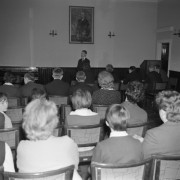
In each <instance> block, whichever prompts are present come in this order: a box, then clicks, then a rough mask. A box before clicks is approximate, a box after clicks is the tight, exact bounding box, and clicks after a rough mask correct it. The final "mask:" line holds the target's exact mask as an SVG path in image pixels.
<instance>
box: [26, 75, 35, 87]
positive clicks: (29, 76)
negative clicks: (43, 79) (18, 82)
mask: <svg viewBox="0 0 180 180" xmlns="http://www.w3.org/2000/svg"><path fill="white" fill-rule="evenodd" d="M30 81H32V82H34V81H35V77H34V74H32V73H26V74H25V75H24V83H25V84H27V83H28V82H30Z"/></svg>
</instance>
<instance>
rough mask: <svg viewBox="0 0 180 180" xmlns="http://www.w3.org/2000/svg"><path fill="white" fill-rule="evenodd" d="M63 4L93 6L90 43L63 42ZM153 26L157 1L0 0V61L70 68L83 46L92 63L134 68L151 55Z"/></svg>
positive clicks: (65, 22) (66, 6)
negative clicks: (54, 31) (55, 33)
mask: <svg viewBox="0 0 180 180" xmlns="http://www.w3.org/2000/svg"><path fill="white" fill-rule="evenodd" d="M69 6H91V7H94V44H69ZM156 25H157V3H144V2H129V1H128V2H125V1H121V0H1V6H0V26H1V28H0V66H35V67H55V66H61V67H76V65H77V61H78V59H79V57H80V52H81V50H82V49H86V50H87V51H88V58H89V59H90V60H91V66H92V67H104V66H105V65H106V64H108V63H111V64H113V66H114V67H129V66H131V65H134V66H137V67H138V66H139V65H140V64H141V63H142V61H143V60H144V59H155V51H156V28H157V27H156ZM51 29H56V30H57V33H58V35H57V36H55V37H52V36H50V35H49V32H50V30H51ZM109 31H111V32H114V33H115V35H116V36H115V37H112V38H109V37H108V33H109Z"/></svg>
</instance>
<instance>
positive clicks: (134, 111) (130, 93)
mask: <svg viewBox="0 0 180 180" xmlns="http://www.w3.org/2000/svg"><path fill="white" fill-rule="evenodd" d="M143 98H144V86H143V84H142V83H141V82H138V81H132V82H129V84H128V85H127V89H126V101H124V102H123V103H122V105H123V106H124V107H125V108H126V109H127V110H128V111H129V113H130V118H129V119H128V120H127V122H128V124H136V123H144V122H147V113H146V111H145V110H144V109H142V108H140V107H139V106H138V105H137V103H138V102H140V101H142V100H143ZM128 132H129V131H128ZM138 133H139V132H138V131H137V134H138Z"/></svg>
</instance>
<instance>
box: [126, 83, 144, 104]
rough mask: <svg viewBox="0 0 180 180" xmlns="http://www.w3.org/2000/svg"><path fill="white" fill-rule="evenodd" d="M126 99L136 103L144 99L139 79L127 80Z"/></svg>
mask: <svg viewBox="0 0 180 180" xmlns="http://www.w3.org/2000/svg"><path fill="white" fill-rule="evenodd" d="M126 96H127V100H128V101H130V102H131V103H134V104H135V103H137V102H140V101H141V100H143V99H144V85H143V84H142V83H141V82H139V81H132V82H129V83H128V85H127V89H126Z"/></svg>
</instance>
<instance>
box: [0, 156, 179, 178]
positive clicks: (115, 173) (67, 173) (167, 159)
mask: <svg viewBox="0 0 180 180" xmlns="http://www.w3.org/2000/svg"><path fill="white" fill-rule="evenodd" d="M179 166H180V156H176V155H171V156H170V155H153V156H152V158H149V159H146V160H144V161H142V162H139V163H131V164H102V163H97V162H92V163H91V179H92V180H176V179H180V168H179ZM73 171H74V165H71V166H68V167H65V168H61V169H57V170H52V171H47V172H36V173H12V172H3V167H0V178H2V177H4V179H7V180H8V179H9V180H12V179H21V180H23V179H28V180H31V179H36V180H41V179H47V180H55V179H58V180H71V179H72V176H73ZM2 179H3V178H2Z"/></svg>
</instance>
